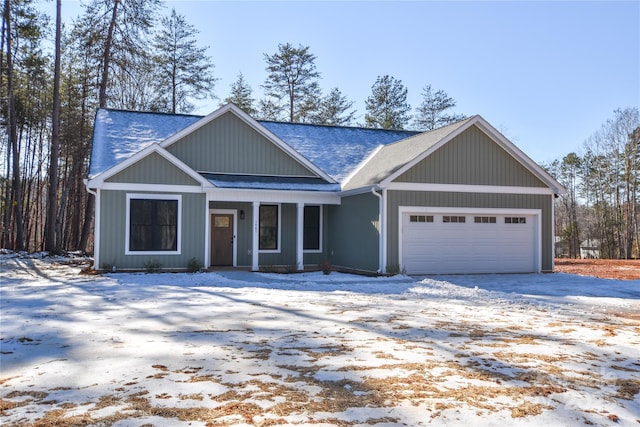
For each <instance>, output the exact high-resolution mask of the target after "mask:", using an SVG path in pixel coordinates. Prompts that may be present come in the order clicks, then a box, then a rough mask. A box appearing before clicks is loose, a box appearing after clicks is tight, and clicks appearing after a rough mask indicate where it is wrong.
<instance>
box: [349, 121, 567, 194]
mask: <svg viewBox="0 0 640 427" xmlns="http://www.w3.org/2000/svg"><path fill="white" fill-rule="evenodd" d="M471 126H477V127H478V128H480V130H482V131H483V132H484V133H485V134H487V135H488V136H489V137H490V138H491V139H492V140H493V141H494V142H496V143H497V144H498V145H499V146H500V147H501V148H503V149H504V150H505V151H506V152H507V153H509V154H510V155H511V156H512V157H513V158H514V159H515V160H516V161H518V162H520V163H521V164H522V165H523V166H524V167H526V168H527V169H528V170H529V171H531V173H533V174H534V175H535V176H536V177H538V178H539V179H540V180H541V181H542V182H544V183H545V184H546V185H547V186H548V187H549V188H551V189H552V190H553V192H554V193H555V194H562V193H564V192H565V189H564V188H563V187H562V185H561V184H560V183H558V181H556V179H555V178H553V177H552V176H551V175H550V174H549V173H547V172H546V171H545V170H544V169H542V168H541V167H540V166H538V164H537V163H536V162H534V161H533V160H532V159H531V158H530V157H528V156H527V155H526V154H524V152H522V151H521V150H520V149H519V148H518V147H516V146H515V145H514V144H513V143H512V142H511V141H509V140H508V139H507V138H506V137H505V136H504V135H502V134H501V133H500V132H499V131H498V130H496V129H495V128H494V127H493V126H491V125H490V124H489V123H488V122H487V121H486V120H484V119H483V118H482V117H481V116H479V115H475V116H472V117H468V118H466V119H463V120H460V121H458V122H456V123H453V124H450V125H448V126H444V127H441V128H438V129H434V130H432V131H429V132H424V133H421V134H419V135H416V136H413V137H411V138H407V139H404V140H400V141H397V142H395V143H392V144H389V145H386V146H384V147H382V148H381V149H380V150H379V151H378V152H377V153H375V155H374V156H372V157H371V158H370V159H369V160H368V161H367V162H366V163H365V164H363V165H362V167H361V168H360V169H358V171H356V172H355V173H354V174H353V176H351V177H350V179H349V181H348V182H346V183H345V184H344V186H343V189H344V190H350V189H356V188H361V187H366V186H371V185H380V186H382V187H385V186H387V185H388V184H389V183H390V182H391V181H393V180H394V179H396V178H397V177H398V176H400V175H402V174H403V173H405V172H406V171H407V170H409V169H410V168H412V167H413V166H415V165H416V164H418V163H419V162H421V161H422V160H424V159H425V158H426V157H428V156H429V155H430V154H431V153H433V152H435V151H436V150H438V149H439V148H440V147H442V146H443V145H445V144H446V143H448V142H449V141H451V140H452V139H453V138H455V137H456V136H458V135H460V134H461V133H462V132H464V131H465V130H467V129H469V128H470V127H471Z"/></svg>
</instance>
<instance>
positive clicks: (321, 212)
mask: <svg viewBox="0 0 640 427" xmlns="http://www.w3.org/2000/svg"><path fill="white" fill-rule="evenodd" d="M307 206H317V207H318V209H319V215H320V218H319V221H320V224H318V225H319V231H318V233H320V235H319V236H318V238H319V241H318V243H319V244H320V249H303V252H304V253H305V254H321V253H322V246H323V245H322V243H323V240H324V239H323V238H322V236H323V235H324V234H323V230H324V228H323V227H324V225H323V222H324V206H323V205H318V204H315V203H313V204H305V205H304V207H305V208H306V207H307ZM303 229H304V225H303ZM303 237H304V231H303ZM302 246H303V248H304V242H303V245H302Z"/></svg>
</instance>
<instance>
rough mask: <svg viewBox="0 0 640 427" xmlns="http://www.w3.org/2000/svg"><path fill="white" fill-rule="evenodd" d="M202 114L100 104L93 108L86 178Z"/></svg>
mask: <svg viewBox="0 0 640 427" xmlns="http://www.w3.org/2000/svg"><path fill="white" fill-rule="evenodd" d="M201 118H202V117H200V116H190V115H184V114H164V113H145V112H138V111H123V110H111V109H105V108H101V109H99V110H98V111H96V116H95V122H94V126H93V146H92V148H91V159H90V161H89V178H93V177H95V176H97V175H98V174H100V173H102V172H104V171H106V170H107V169H110V168H112V167H114V166H116V165H118V164H119V163H121V162H123V161H124V160H127V159H128V158H130V157H131V156H133V155H134V154H136V153H138V152H140V151H142V150H143V149H144V148H147V147H148V146H150V145H151V144H154V143H156V144H157V143H160V142H162V141H164V140H165V139H167V137H169V136H171V135H173V134H175V133H177V132H178V131H180V130H182V129H184V128H185V127H187V126H189V125H191V124H193V123H195V122H197V121H198V120H200V119H201Z"/></svg>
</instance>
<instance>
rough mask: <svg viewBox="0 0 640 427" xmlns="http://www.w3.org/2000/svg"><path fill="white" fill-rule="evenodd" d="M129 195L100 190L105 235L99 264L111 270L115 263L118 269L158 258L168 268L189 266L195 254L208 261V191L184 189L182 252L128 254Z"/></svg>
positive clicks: (199, 259)
mask: <svg viewBox="0 0 640 427" xmlns="http://www.w3.org/2000/svg"><path fill="white" fill-rule="evenodd" d="M133 193H136V194H139V193H141V192H139V191H135V192H133ZM146 193H148V194H177V193H151V192H146ZM126 195H127V191H109V190H102V191H101V192H100V236H101V237H100V250H99V257H100V259H99V265H98V268H100V269H108V270H110V269H111V268H112V267H113V266H115V267H116V268H117V269H118V270H123V269H124V270H126V269H144V268H145V264H146V263H148V262H157V263H160V264H161V266H162V268H166V269H182V268H184V269H186V268H187V266H188V264H189V260H191V259H192V258H196V259H197V260H198V261H199V262H200V263H203V262H204V245H205V240H204V238H205V227H204V225H205V223H204V218H203V212H204V210H205V195H204V194H193V193H181V196H182V212H181V225H182V234H181V239H182V244H181V253H180V254H179V255H125V233H126V229H125V227H126V226H127V225H126V222H127V219H126Z"/></svg>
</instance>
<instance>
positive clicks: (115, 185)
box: [99, 182, 202, 193]
mask: <svg viewBox="0 0 640 427" xmlns="http://www.w3.org/2000/svg"><path fill="white" fill-rule="evenodd" d="M99 188H101V189H102V190H115V191H156V192H170V193H202V187H199V186H195V185H167V184H135V183H132V184H130V183H119V182H105V183H104V184H103V185H102V186H101V187H99Z"/></svg>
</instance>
